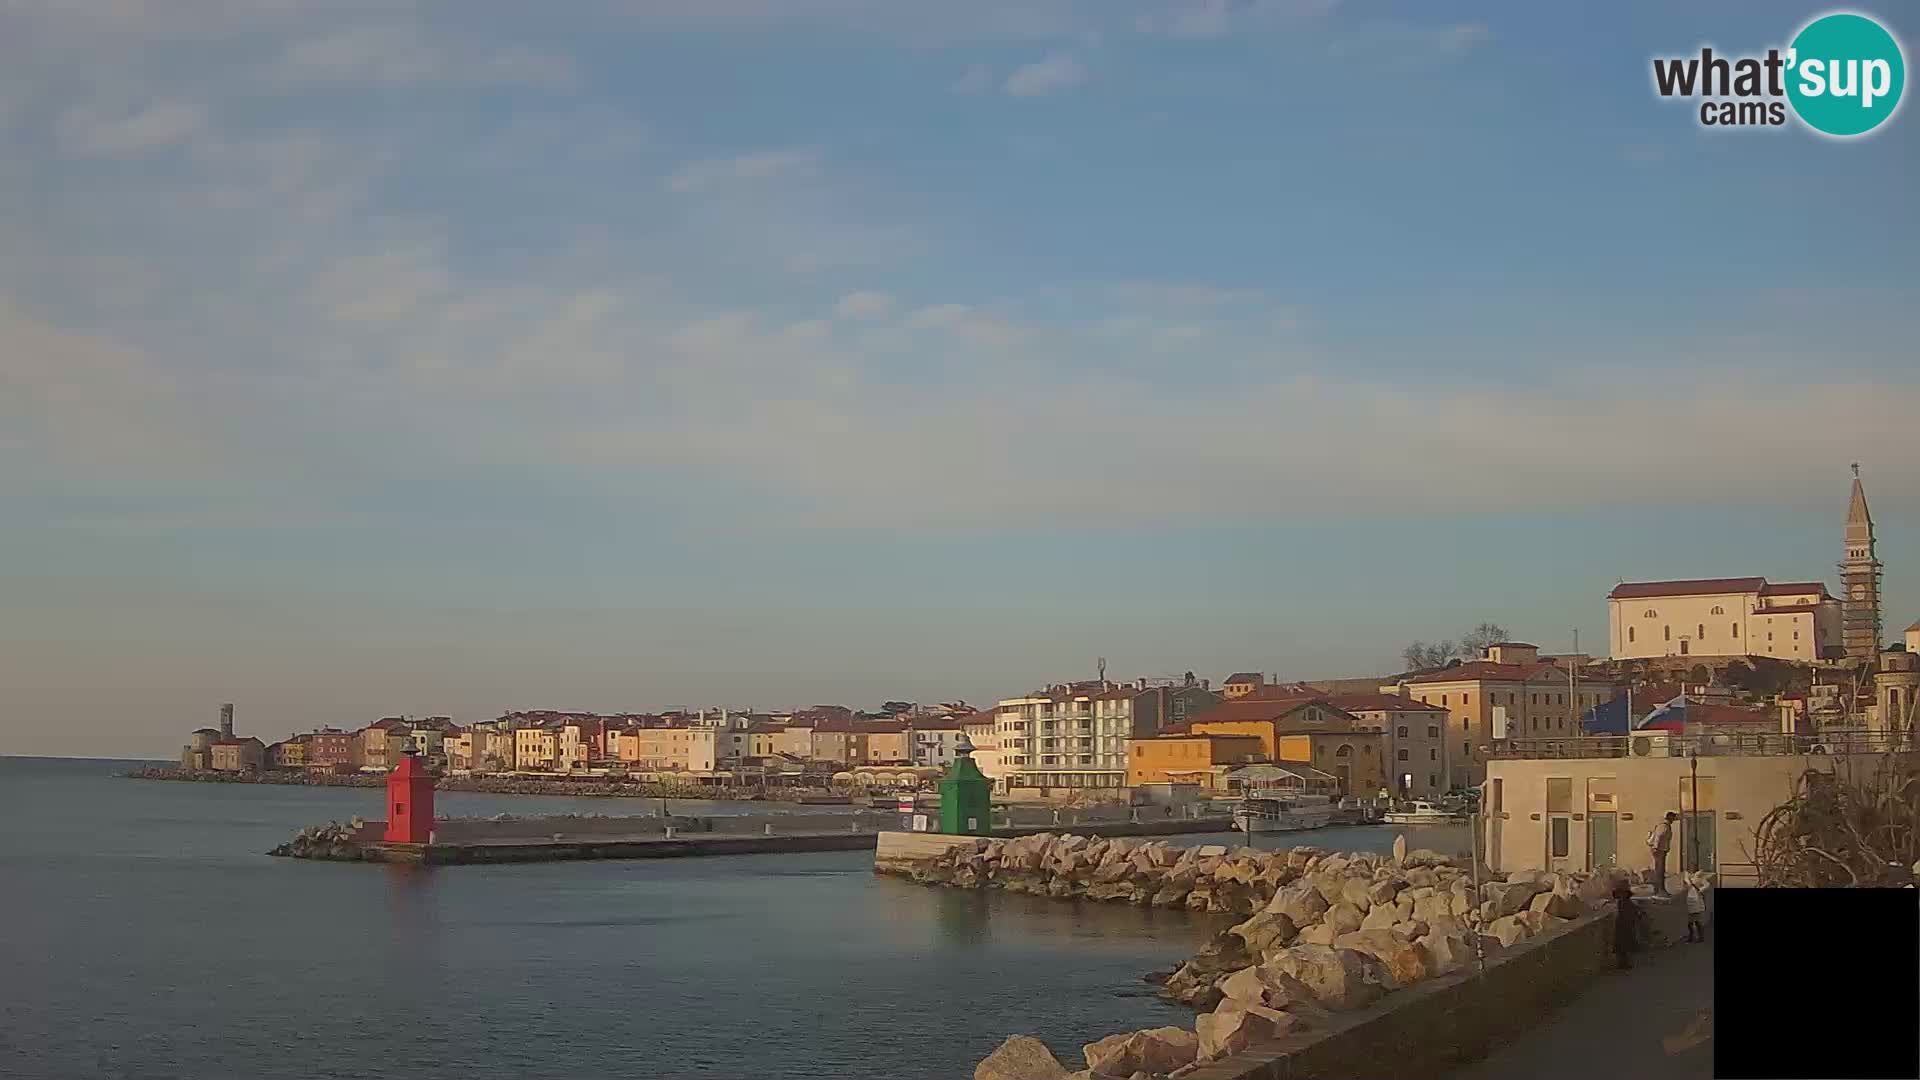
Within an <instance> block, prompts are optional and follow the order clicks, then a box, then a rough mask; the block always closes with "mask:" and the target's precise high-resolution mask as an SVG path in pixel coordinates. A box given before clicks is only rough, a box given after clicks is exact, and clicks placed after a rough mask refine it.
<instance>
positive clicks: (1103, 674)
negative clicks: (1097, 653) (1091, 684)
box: [1094, 656, 1107, 686]
mask: <svg viewBox="0 0 1920 1080" xmlns="http://www.w3.org/2000/svg"><path fill="white" fill-rule="evenodd" d="M1094 662H1095V663H1096V664H1098V665H1099V667H1100V685H1102V686H1105V685H1106V684H1107V658H1106V657H1104V656H1102V657H1097V658H1096V659H1095V661H1094Z"/></svg>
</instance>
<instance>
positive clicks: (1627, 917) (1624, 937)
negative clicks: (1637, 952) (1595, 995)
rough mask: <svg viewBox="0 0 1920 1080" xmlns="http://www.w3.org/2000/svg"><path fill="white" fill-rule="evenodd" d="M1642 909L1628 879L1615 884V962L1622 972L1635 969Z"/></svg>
mask: <svg viewBox="0 0 1920 1080" xmlns="http://www.w3.org/2000/svg"><path fill="white" fill-rule="evenodd" d="M1639 938H1640V908H1639V905H1637V904H1635V903H1634V902H1633V886H1632V885H1629V884H1628V883H1627V879H1626V878H1624V877H1622V878H1617V879H1615V881H1614V883H1613V961H1614V963H1615V964H1616V965H1618V966H1619V968H1620V970H1621V971H1628V970H1631V969H1632V967H1633V950H1634V948H1635V947H1636V946H1637V945H1638V944H1639Z"/></svg>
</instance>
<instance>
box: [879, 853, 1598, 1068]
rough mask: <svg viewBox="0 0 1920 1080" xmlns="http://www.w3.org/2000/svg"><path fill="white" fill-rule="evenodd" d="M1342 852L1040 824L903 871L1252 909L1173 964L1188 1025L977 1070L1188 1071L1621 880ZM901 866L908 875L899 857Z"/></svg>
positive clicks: (1541, 927) (1495, 942) (1060, 891)
mask: <svg viewBox="0 0 1920 1080" xmlns="http://www.w3.org/2000/svg"><path fill="white" fill-rule="evenodd" d="M1394 848H1395V850H1394V854H1393V855H1390V856H1389V855H1375V854H1370V853H1360V854H1343V853H1337V852H1330V851H1325V850H1321V849H1319V848H1311V847H1297V848H1293V849H1291V850H1284V851H1259V850H1255V849H1252V848H1235V849H1228V848H1226V847H1222V846H1217V845H1216V846H1207V847H1189V848H1179V847H1173V846H1170V845H1168V844H1167V843H1165V842H1164V841H1146V842H1140V841H1132V840H1126V839H1119V838H1115V839H1099V838H1089V837H1084V836H1055V835H1052V834H1041V835H1037V836H1031V837H1021V838H1015V839H1007V840H986V839H982V840H977V841H972V842H964V841H963V842H960V843H958V844H957V846H954V847H952V848H950V849H949V850H947V851H945V852H943V853H940V854H937V855H934V856H932V857H930V858H927V859H923V860H919V861H917V862H916V863H915V864H914V865H912V867H911V868H910V869H905V870H904V872H905V873H906V874H907V875H908V876H911V877H912V878H913V880H915V881H919V882H922V883H924V884H928V885H941V886H947V887H953V888H973V889H982V888H998V889H1003V890H1006V891H1009V892H1025V893H1031V894H1034V895H1040V896H1051V897H1057V898H1060V899H1085V900H1094V901H1107V902H1114V903H1131V904H1137V905H1153V906H1156V907H1164V908H1184V909H1186V910H1189V911H1204V912H1216V913H1232V914H1235V915H1241V916H1245V919H1244V920H1243V921H1241V922H1240V923H1238V924H1237V925H1235V926H1233V927H1231V928H1229V929H1227V930H1223V931H1221V932H1220V933H1219V934H1217V935H1215V936H1214V938H1213V939H1212V940H1211V941H1209V942H1208V943H1207V944H1206V945H1205V946H1204V947H1203V948H1201V949H1200V950H1199V952H1197V953H1196V954H1195V955H1194V956H1193V957H1192V958H1191V959H1189V960H1188V961H1187V962H1186V963H1184V964H1182V965H1181V966H1180V967H1179V968H1178V969H1177V970H1175V971H1174V972H1172V973H1171V974H1168V975H1164V976H1151V977H1150V979H1151V981H1158V982H1160V983H1161V986H1162V993H1163V994H1164V995H1165V996H1167V997H1169V998H1171V999H1173V1000H1175V1001H1179V1002H1181V1003H1183V1004H1186V1005H1188V1006H1190V1007H1192V1008H1194V1009H1196V1010H1198V1011H1199V1015H1198V1016H1197V1017H1196V1019H1195V1024H1194V1027H1193V1029H1192V1030H1188V1029H1186V1028H1184V1027H1163V1028H1154V1029H1151V1030H1148V1031H1134V1032H1123V1033H1120V1034H1116V1035H1110V1036H1107V1037H1106V1038H1104V1039H1100V1040H1098V1041H1095V1042H1092V1043H1088V1044H1087V1045H1086V1046H1085V1047H1084V1048H1083V1049H1082V1053H1083V1054H1084V1056H1085V1059H1086V1064H1087V1067H1086V1069H1084V1070H1082V1071H1080V1072H1078V1073H1069V1072H1068V1070H1067V1069H1066V1067H1065V1066H1063V1065H1061V1064H1060V1063H1059V1062H1058V1061H1057V1060H1056V1059H1055V1058H1054V1057H1053V1056H1052V1054H1051V1053H1050V1052H1049V1051H1048V1050H1047V1049H1046V1048H1045V1047H1044V1046H1042V1045H1040V1044H1039V1043H1038V1042H1037V1041H1036V1040H1033V1039H1031V1038H1028V1037H1026V1036H1015V1037H1014V1038H1012V1039H1009V1040H1008V1041H1007V1042H1006V1043H1005V1044H1003V1045H1002V1046H1001V1048H1000V1049H998V1050H996V1051H995V1052H994V1053H993V1054H992V1055H990V1056H989V1057H988V1058H987V1059H986V1060H984V1061H982V1062H981V1063H980V1065H979V1067H978V1068H977V1069H976V1070H975V1074H974V1075H975V1077H976V1080H1065V1078H1068V1077H1070V1076H1071V1077H1079V1078H1092V1077H1128V1078H1135V1080H1138V1078H1141V1077H1146V1078H1155V1077H1178V1076H1184V1075H1186V1074H1188V1073H1190V1072H1193V1071H1195V1070H1197V1069H1198V1068H1200V1067H1201V1066H1202V1065H1205V1064H1207V1063H1209V1062H1213V1061H1217V1060H1220V1059H1222V1058H1225V1057H1228V1056H1230V1055H1233V1054H1236V1053H1239V1052H1241V1051H1244V1050H1247V1049H1248V1048H1250V1047H1256V1046H1258V1045H1260V1044H1262V1043H1267V1042H1271V1041H1273V1040H1276V1039H1279V1038H1281V1037H1283V1036H1286V1035H1288V1034H1289V1033H1293V1032H1298V1031H1303V1030H1311V1029H1314V1028H1319V1027H1324V1026H1325V1025H1326V1024H1327V1023H1328V1021H1329V1019H1330V1017H1331V1016H1332V1015H1333V1014H1335V1013H1342V1012H1351V1011H1353V1010H1357V1009H1362V1008H1366V1007H1369V1006H1372V1005H1374V1004H1375V1003H1376V1002H1378V1001H1380V1000H1381V999H1383V998H1386V997H1387V996H1388V995H1390V994H1392V993H1394V992H1395V991H1398V990H1402V989H1405V988H1407V987H1410V986H1412V985H1414V984H1416V983H1419V982H1421V981H1423V980H1427V979H1431V978H1435V977H1438V976H1440V975H1445V974H1449V973H1452V972H1455V971H1458V970H1461V969H1463V968H1466V967H1468V966H1470V965H1473V964H1474V963H1475V962H1476V961H1477V960H1478V959H1479V958H1482V957H1492V956H1495V955H1497V954H1498V953H1499V952H1500V951H1501V950H1503V949H1505V948H1507V947H1509V946H1512V945H1514V944H1515V943H1518V942H1522V941H1527V940H1529V939H1533V938H1541V937H1547V936H1551V935H1554V934H1557V933H1560V932H1561V931H1563V930H1565V929H1566V928H1568V927H1569V926H1570V925H1572V923H1573V921H1574V920H1575V919H1577V918H1579V917H1580V916H1582V915H1583V914H1586V913H1588V912H1589V911H1590V910H1591V909H1593V908H1595V907H1596V906H1597V905H1598V904H1600V903H1601V902H1603V901H1604V899H1605V897H1606V896H1607V894H1608V893H1609V892H1610V890H1611V886H1612V883H1611V881H1610V880H1607V879H1604V878H1588V877H1587V876H1586V875H1579V874H1545V873H1516V874H1512V875H1509V876H1508V877H1507V878H1505V879H1491V875H1488V874H1486V873H1485V872H1484V871H1483V872H1482V874H1481V877H1482V879H1483V884H1481V886H1480V887H1479V889H1478V890H1477V891H1476V889H1475V887H1474V883H1473V873H1472V869H1471V865H1470V864H1468V865H1462V864H1463V863H1466V862H1467V860H1464V859H1461V860H1456V859H1454V858H1450V857H1448V856H1445V855H1442V854H1440V853H1438V852H1434V851H1425V850H1418V851H1412V852H1409V851H1407V850H1406V843H1405V840H1404V838H1403V839H1401V840H1400V841H1397V842H1396V843H1395V845H1394ZM894 872H902V871H901V869H899V868H895V870H894Z"/></svg>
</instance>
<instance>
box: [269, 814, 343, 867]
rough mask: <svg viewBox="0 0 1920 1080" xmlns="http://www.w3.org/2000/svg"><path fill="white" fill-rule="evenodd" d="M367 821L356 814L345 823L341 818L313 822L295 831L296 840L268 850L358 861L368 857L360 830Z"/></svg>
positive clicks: (306, 857)
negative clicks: (314, 823) (321, 822)
mask: <svg viewBox="0 0 1920 1080" xmlns="http://www.w3.org/2000/svg"><path fill="white" fill-rule="evenodd" d="M366 825H367V823H366V822H365V821H364V820H362V819H360V818H353V819H352V820H350V821H348V822H347V823H346V824H344V825H343V824H341V823H340V822H338V821H329V822H327V823H326V824H325V825H309V826H307V827H306V828H304V829H301V830H300V831H299V832H298V833H297V834H295V835H294V838H293V840H292V841H290V842H288V843H285V844H281V845H280V846H278V847H276V848H274V849H273V850H272V851H269V852H267V854H269V855H279V856H283V857H291V858H295V859H333V860H339V861H344V862H355V861H358V860H361V859H364V858H366V851H365V850H364V849H362V848H361V846H360V843H359V837H360V831H361V830H362V829H364V828H366Z"/></svg>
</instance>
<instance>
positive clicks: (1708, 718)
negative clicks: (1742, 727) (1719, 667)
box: [1687, 701, 1780, 727]
mask: <svg viewBox="0 0 1920 1080" xmlns="http://www.w3.org/2000/svg"><path fill="white" fill-rule="evenodd" d="M1779 722H1780V717H1779V714H1778V713H1775V712H1771V711H1769V710H1766V709H1750V708H1747V707H1745V706H1742V705H1696V704H1694V703H1693V702H1691V701H1689V702H1687V723H1689V724H1766V725H1768V726H1769V727H1771V726H1773V725H1775V724H1778V723H1779Z"/></svg>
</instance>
